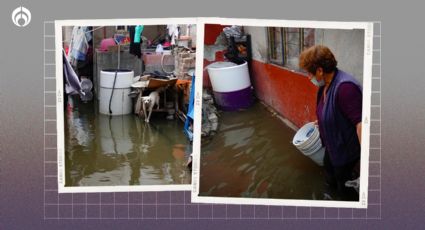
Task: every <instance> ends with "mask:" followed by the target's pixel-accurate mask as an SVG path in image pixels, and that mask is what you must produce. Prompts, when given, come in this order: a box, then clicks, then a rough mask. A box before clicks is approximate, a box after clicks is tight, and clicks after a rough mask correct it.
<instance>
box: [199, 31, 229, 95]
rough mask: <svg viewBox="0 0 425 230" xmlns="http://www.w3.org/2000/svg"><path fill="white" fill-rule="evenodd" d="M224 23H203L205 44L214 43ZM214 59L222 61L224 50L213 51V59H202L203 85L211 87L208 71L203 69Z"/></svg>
mask: <svg viewBox="0 0 425 230" xmlns="http://www.w3.org/2000/svg"><path fill="white" fill-rule="evenodd" d="M225 27H228V26H225V25H218V24H205V30H204V31H205V32H204V36H205V37H204V44H205V45H214V44H215V41H216V40H217V37H218V36H219V35H220V34H221V32H223V29H224V28H225ZM216 61H224V52H223V51H218V52H216V53H215V59H214V61H208V60H206V59H204V71H203V78H202V79H203V87H204V88H209V89H211V88H212V86H211V82H210V78H209V75H208V71H207V70H206V69H205V67H206V66H208V65H209V64H211V63H213V62H216Z"/></svg>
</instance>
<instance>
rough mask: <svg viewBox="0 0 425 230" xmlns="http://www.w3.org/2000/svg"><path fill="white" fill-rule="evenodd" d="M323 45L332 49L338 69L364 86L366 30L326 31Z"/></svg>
mask: <svg viewBox="0 0 425 230" xmlns="http://www.w3.org/2000/svg"><path fill="white" fill-rule="evenodd" d="M322 44H323V45H325V46H327V47H329V49H331V51H332V53H333V54H334V55H335V58H336V60H337V61H338V68H340V69H341V70H344V71H345V72H348V73H350V74H352V75H353V76H354V77H355V78H356V79H357V80H358V81H359V82H360V83H361V84H363V53H364V52H363V51H364V30H325V31H324V33H323V41H322Z"/></svg>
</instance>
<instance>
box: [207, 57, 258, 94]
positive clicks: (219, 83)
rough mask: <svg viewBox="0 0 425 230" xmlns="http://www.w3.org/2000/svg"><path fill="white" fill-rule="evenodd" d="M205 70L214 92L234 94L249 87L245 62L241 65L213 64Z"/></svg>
mask: <svg viewBox="0 0 425 230" xmlns="http://www.w3.org/2000/svg"><path fill="white" fill-rule="evenodd" d="M207 70H208V75H209V76H210V81H211V85H212V88H213V90H214V92H220V93H226V92H234V91H238V90H242V89H245V88H248V87H250V86H251V81H250V79H249V71H248V63H247V62H245V63H244V64H242V65H237V64H235V63H232V62H214V63H212V64H210V65H208V66H207Z"/></svg>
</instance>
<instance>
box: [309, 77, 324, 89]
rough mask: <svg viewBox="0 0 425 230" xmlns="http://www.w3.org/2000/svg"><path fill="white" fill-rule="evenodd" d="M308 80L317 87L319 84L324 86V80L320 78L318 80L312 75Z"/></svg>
mask: <svg viewBox="0 0 425 230" xmlns="http://www.w3.org/2000/svg"><path fill="white" fill-rule="evenodd" d="M310 81H311V83H313V85H315V86H318V87H321V86H324V85H325V80H323V79H322V80H320V81H317V79H316V77H315V76H314V77H312V78H311V80H310Z"/></svg>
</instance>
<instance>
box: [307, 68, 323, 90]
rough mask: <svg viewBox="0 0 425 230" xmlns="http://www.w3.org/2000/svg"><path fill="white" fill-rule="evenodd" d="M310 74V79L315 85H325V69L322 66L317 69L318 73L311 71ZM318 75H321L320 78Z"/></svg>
mask: <svg viewBox="0 0 425 230" xmlns="http://www.w3.org/2000/svg"><path fill="white" fill-rule="evenodd" d="M309 76H310V81H311V83H313V85H315V86H318V87H321V86H324V85H325V80H324V79H323V70H322V69H321V68H318V69H317V70H316V73H314V74H313V73H310V74H309ZM317 76H321V77H319V79H320V80H317V79H318V78H317Z"/></svg>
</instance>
